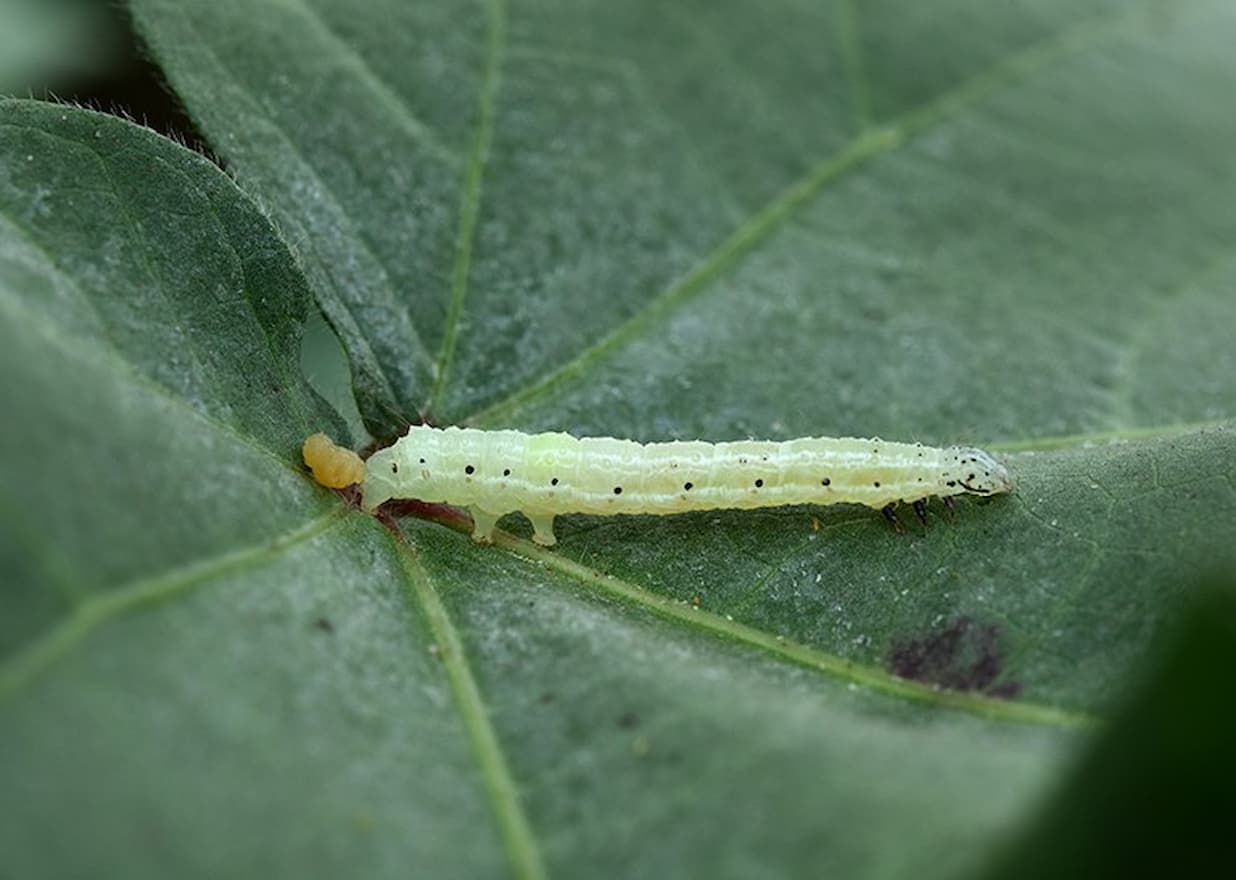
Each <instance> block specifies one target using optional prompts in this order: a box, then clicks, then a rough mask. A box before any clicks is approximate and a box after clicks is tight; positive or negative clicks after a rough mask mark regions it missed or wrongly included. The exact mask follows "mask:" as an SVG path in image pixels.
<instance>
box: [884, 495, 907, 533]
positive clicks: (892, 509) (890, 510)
mask: <svg viewBox="0 0 1236 880" xmlns="http://www.w3.org/2000/svg"><path fill="white" fill-rule="evenodd" d="M880 513H882V514H884V518H885V519H886V520H888V524H889V525H890V526H892V527H893V531H894V532H896V533H897V534H899V535H900V534H904V532H905V526H903V525H902V524H901V520H899V519H898V518H897V502H896V501H894V502H892V503H891V504H886V505H884V507H882V508H880Z"/></svg>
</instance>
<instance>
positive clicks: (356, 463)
mask: <svg viewBox="0 0 1236 880" xmlns="http://www.w3.org/2000/svg"><path fill="white" fill-rule="evenodd" d="M300 454H301V457H302V458H303V459H304V460H305V464H306V465H308V467H309V470H311V471H313V479H314V480H316V481H317V482H318V483H319V484H320V485H322V486H325V487H326V488H328V489H346V488H347V487H348V486H351V485H352V484H354V483H362V482H364V480H365V462H364V461H362V460H361V457H360V456H359V455H357V454H356V453H355V452H353V451H352V450H351V449H345V448H344V447H342V446H336V445H335V443H334V441H333V440H331V439H330V438H329V437H327V436H326V435H325V434H311V435H310V436H309V437H306V438H305V443H304V445H303V446H302V447H301V451H300Z"/></svg>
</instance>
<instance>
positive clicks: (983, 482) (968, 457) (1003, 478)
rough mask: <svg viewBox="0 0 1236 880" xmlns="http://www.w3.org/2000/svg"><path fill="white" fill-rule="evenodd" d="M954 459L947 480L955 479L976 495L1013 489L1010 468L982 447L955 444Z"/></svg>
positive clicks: (959, 484) (996, 493)
mask: <svg viewBox="0 0 1236 880" xmlns="http://www.w3.org/2000/svg"><path fill="white" fill-rule="evenodd" d="M950 451H951V452H952V453H953V456H952V457H953V461H952V462H951V468H950V471H949V473H948V474H947V475H946V477H945V480H947V481H950V482H949V483H948V485H951V482H952V481H955V482H956V483H957V485H958V486H960V487H961V488H962V489H963V490H964V491H966V492H970V493H972V494H974V495H999V494H1001V493H1004V492H1012V491H1013V478H1012V477H1011V476H1010V475H1009V472H1008V469H1007V468H1006V467H1005V466H1004V465H1002V464H1000V462H998V461H996V460H995V459H994V458H992V457H991V455H990V454H989V453H986V452H984V451H983V450H981V449H974V448H973V447H969V446H955V447H953V449H952V450H950Z"/></svg>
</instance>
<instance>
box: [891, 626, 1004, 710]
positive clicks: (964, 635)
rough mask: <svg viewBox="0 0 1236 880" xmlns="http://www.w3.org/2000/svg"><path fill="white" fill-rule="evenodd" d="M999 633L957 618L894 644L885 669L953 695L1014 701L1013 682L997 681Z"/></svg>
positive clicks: (1001, 657)
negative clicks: (969, 693) (960, 693)
mask: <svg viewBox="0 0 1236 880" xmlns="http://www.w3.org/2000/svg"><path fill="white" fill-rule="evenodd" d="M1000 636H1001V630H1000V627H999V626H996V625H995V624H987V625H980V624H977V623H975V622H974V620H972V619H971V618H969V617H964V616H963V617H959V618H957V619H956V620H954V621H953V622H952V623H950V624H948V625H946V626H945V627H944V628H943V629H940V630H937V631H935V632H930V633H927V634H926V635H924V636H922V637H921V638H916V639H908V640H906V641H900V642H893V646H892V648H891V649H890V650H889V652H888V669H889V671H890V672H892V673H893V675H896V676H898V677H900V678H908V679H911V680H913V681H921V682H923V683H924V684H931V685H937V686H939V687H942V688H948V689H949V690H954V691H978V692H980V693H984V694H987V695H988V696H991V697H1001V698H1008V697H1015V696H1017V694H1019V693H1021V684H1020V682H1016V681H1002V682H999V683H998V684H997V682H996V679H998V678H999V677H1000V673H1001V672H1003V670H1004V652H1003V650H1002V649H1001V646H1000Z"/></svg>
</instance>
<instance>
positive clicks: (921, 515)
mask: <svg viewBox="0 0 1236 880" xmlns="http://www.w3.org/2000/svg"><path fill="white" fill-rule="evenodd" d="M911 506H912V507H913V508H914V515H915V516H917V517H918V521H919V522H921V523H922V524H923V528H927V499H926V498H920V499H918V500H917V501H915V502H914V503H913V504H912V505H911Z"/></svg>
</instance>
